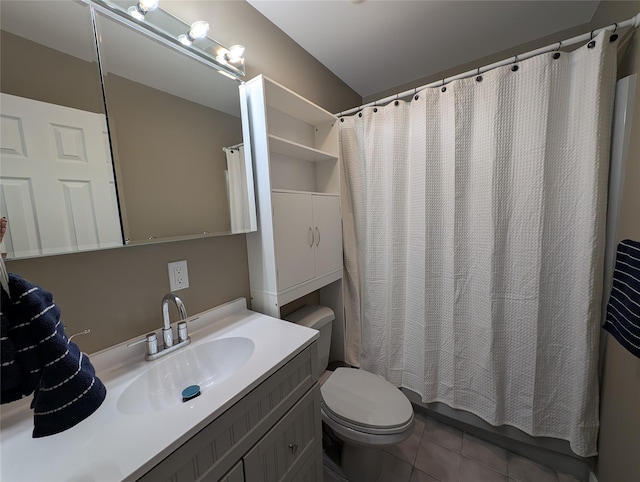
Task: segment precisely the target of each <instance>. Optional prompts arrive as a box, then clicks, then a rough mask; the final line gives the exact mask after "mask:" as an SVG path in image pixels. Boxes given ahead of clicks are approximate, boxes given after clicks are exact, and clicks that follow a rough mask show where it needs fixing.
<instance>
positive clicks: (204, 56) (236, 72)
mask: <svg viewBox="0 0 640 482" xmlns="http://www.w3.org/2000/svg"><path fill="white" fill-rule="evenodd" d="M80 1H81V2H83V3H86V4H88V5H90V6H91V8H94V9H95V10H96V11H99V12H100V13H102V14H104V15H106V16H108V17H110V18H112V19H114V20H117V21H119V22H121V23H124V24H125V25H127V26H129V27H131V28H133V29H134V30H136V31H138V32H141V33H143V34H145V35H147V36H149V37H151V38H153V39H155V40H157V41H159V42H161V43H163V44H164V45H167V46H169V47H172V48H174V49H177V50H180V51H181V52H182V53H184V54H186V55H188V56H189V57H192V58H194V59H195V60H198V61H200V62H202V63H204V64H206V65H208V66H210V67H213V68H214V69H216V70H217V71H218V72H220V73H221V74H223V75H226V76H227V77H230V78H232V79H235V80H239V81H242V79H243V78H244V75H245V72H244V57H242V58H240V59H239V60H238V61H234V62H233V63H231V62H230V61H227V59H226V58H224V56H223V57H221V56H220V55H219V54H218V55H216V56H214V55H212V54H210V53H209V52H206V51H204V50H202V49H201V48H198V47H197V46H194V45H193V44H186V43H183V42H182V41H181V40H180V39H179V37H178V34H176V35H174V34H172V33H170V32H167V31H165V30H163V29H161V28H159V27H157V26H155V25H153V24H152V23H150V22H149V21H148V20H147V19H145V18H144V16H143V20H138V19H137V18H135V17H134V16H132V15H131V14H130V12H129V11H128V9H124V8H123V7H120V6H119V5H117V4H116V3H114V2H111V1H109V0H80ZM147 3H148V2H147ZM158 10H159V11H160V12H162V15H166V16H167V18H172V19H175V20H176V21H177V22H180V23H181V24H182V25H184V30H183V31H184V32H186V31H189V30H190V29H191V26H189V25H188V24H186V23H184V22H183V21H182V20H180V19H179V18H177V17H175V16H173V15H171V14H170V13H169V12H166V11H164V10H161V9H158ZM183 35H184V34H183ZM187 35H188V34H187ZM204 38H207V39H208V40H209V41H210V42H211V43H212V44H214V45H213V46H212V48H215V50H216V51H223V52H229V51H230V49H229V48H227V47H225V46H224V45H222V44H221V43H219V42H217V41H216V40H214V39H212V38H211V37H206V33H205V34H204ZM193 40H195V38H194V39H193ZM193 40H192V42H193ZM234 60H235V59H234Z"/></svg>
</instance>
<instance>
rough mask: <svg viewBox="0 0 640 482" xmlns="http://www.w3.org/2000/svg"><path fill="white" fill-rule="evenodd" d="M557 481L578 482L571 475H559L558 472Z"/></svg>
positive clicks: (578, 480) (578, 481)
mask: <svg viewBox="0 0 640 482" xmlns="http://www.w3.org/2000/svg"><path fill="white" fill-rule="evenodd" d="M558 481H559V482H580V479H579V478H577V477H574V476H573V475H569V474H561V473H560V472H558Z"/></svg>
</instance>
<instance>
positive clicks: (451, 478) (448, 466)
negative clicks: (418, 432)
mask: <svg viewBox="0 0 640 482" xmlns="http://www.w3.org/2000/svg"><path fill="white" fill-rule="evenodd" d="M461 459H462V456H461V455H460V454H458V453H456V452H454V451H452V450H449V449H448V448H446V447H443V446H442V445H439V444H437V443H435V442H434V441H432V440H430V439H428V438H425V437H423V438H422V442H421V443H420V448H419V449H418V456H417V458H416V463H415V467H416V468H417V469H418V470H420V471H422V472H424V473H425V474H427V475H430V476H431V477H435V478H436V479H438V480H440V481H441V482H458V474H459V472H460V462H461Z"/></svg>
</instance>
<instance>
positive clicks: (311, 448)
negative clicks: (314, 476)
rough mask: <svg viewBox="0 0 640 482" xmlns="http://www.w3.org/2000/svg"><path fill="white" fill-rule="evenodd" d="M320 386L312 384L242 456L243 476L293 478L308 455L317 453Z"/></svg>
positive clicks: (275, 481)
mask: <svg viewBox="0 0 640 482" xmlns="http://www.w3.org/2000/svg"><path fill="white" fill-rule="evenodd" d="M321 434H322V422H321V418H320V387H319V385H316V386H315V387H314V388H313V389H312V390H310V391H309V392H308V393H307V394H306V395H305V396H304V398H302V399H301V400H300V401H299V402H298V403H297V404H296V405H295V406H294V407H293V408H292V409H291V411H290V412H289V413H288V414H287V415H286V416H285V417H283V418H282V420H280V421H279V422H278V423H277V424H276V425H275V426H274V427H273V428H272V429H271V430H270V431H269V433H268V434H267V435H266V436H265V437H264V438H263V439H262V440H261V441H260V442H259V443H258V444H257V445H256V446H255V447H254V448H253V449H251V451H250V452H249V453H248V454H247V455H246V456H245V457H244V470H245V477H246V479H247V480H250V481H252V482H258V481H260V482H286V481H293V480H294V476H296V475H297V473H298V472H299V471H300V470H301V468H302V467H303V466H304V465H305V462H307V459H309V457H313V454H314V453H315V456H316V458H317V459H318V460H319V459H320V457H321V454H322V453H321V448H320V447H321V440H322V436H321Z"/></svg>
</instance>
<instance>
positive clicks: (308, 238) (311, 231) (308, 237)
mask: <svg viewBox="0 0 640 482" xmlns="http://www.w3.org/2000/svg"><path fill="white" fill-rule="evenodd" d="M307 240H309V247H310V248H313V229H311V226H309V234H308V235H307Z"/></svg>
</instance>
